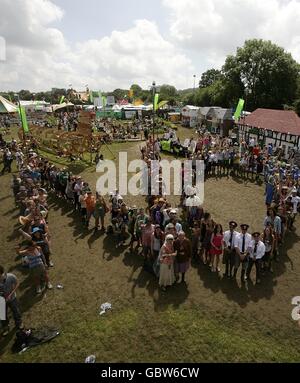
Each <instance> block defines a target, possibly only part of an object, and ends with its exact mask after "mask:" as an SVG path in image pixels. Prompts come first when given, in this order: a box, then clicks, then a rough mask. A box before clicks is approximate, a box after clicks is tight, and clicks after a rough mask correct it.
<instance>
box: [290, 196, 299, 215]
mask: <svg viewBox="0 0 300 383" xmlns="http://www.w3.org/2000/svg"><path fill="white" fill-rule="evenodd" d="M291 202H292V204H293V214H295V215H296V214H297V213H298V204H299V203H300V197H299V196H297V190H293V191H292V200H291Z"/></svg>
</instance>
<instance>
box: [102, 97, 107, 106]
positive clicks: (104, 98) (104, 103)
mask: <svg viewBox="0 0 300 383" xmlns="http://www.w3.org/2000/svg"><path fill="white" fill-rule="evenodd" d="M106 101H107V100H106V97H105V96H102V105H103V106H106Z"/></svg>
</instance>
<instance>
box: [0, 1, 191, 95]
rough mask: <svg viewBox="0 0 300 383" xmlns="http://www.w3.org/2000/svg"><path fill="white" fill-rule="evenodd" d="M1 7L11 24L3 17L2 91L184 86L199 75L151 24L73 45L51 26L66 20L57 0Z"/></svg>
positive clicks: (140, 22)
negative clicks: (188, 77)
mask: <svg viewBox="0 0 300 383" xmlns="http://www.w3.org/2000/svg"><path fill="white" fill-rule="evenodd" d="M0 9H1V10H4V11H3V12H4V13H3V15H4V17H3V19H4V20H5V21H2V14H1V24H0V36H1V35H3V36H4V37H5V38H6V42H7V55H6V56H7V61H6V62H1V63H0V77H1V88H2V90H3V89H5V90H8V89H13V90H17V89H20V88H26V89H30V90H32V91H37V90H42V89H49V88H51V87H66V86H68V84H73V86H74V87H77V88H79V89H80V88H83V87H84V85H85V84H89V86H90V88H94V89H102V90H111V89H114V88H119V87H120V88H121V87H129V86H130V85H131V84H132V83H138V84H140V85H141V86H143V87H148V86H149V85H151V84H152V81H153V80H156V82H157V83H172V84H174V85H176V86H178V87H184V86H185V84H186V74H187V73H192V72H193V66H192V64H191V62H190V60H189V59H188V58H187V57H186V56H185V55H184V54H183V53H181V52H180V49H176V47H175V46H174V45H173V44H171V43H170V42H168V41H166V40H165V39H164V38H163V37H162V36H161V34H160V32H159V30H158V28H157V25H156V24H155V23H154V22H150V21H148V20H137V21H135V22H134V25H133V27H132V28H130V29H128V30H126V31H113V32H112V33H111V35H110V36H106V37H104V38H102V39H99V40H89V41H85V42H83V43H80V44H79V43H78V44H76V45H75V46H74V47H71V46H69V45H68V44H67V42H66V41H65V39H64V36H63V34H62V33H61V31H59V30H58V29H54V28H51V22H54V21H59V20H61V19H62V17H63V10H61V9H60V8H59V7H57V6H56V5H54V4H53V3H51V1H48V0H16V1H14V2H12V1H10V0H0ZM16 9H18V12H16Z"/></svg>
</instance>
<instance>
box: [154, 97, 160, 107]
mask: <svg viewBox="0 0 300 383" xmlns="http://www.w3.org/2000/svg"><path fill="white" fill-rule="evenodd" d="M158 99H159V93H155V96H154V110H157V109H158Z"/></svg>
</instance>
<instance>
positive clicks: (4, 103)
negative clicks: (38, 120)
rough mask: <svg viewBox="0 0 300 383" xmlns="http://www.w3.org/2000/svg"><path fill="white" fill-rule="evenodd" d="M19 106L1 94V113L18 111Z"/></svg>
mask: <svg viewBox="0 0 300 383" xmlns="http://www.w3.org/2000/svg"><path fill="white" fill-rule="evenodd" d="M17 111H18V107H17V106H16V105H15V104H13V103H12V102H10V101H8V100H6V98H4V97H2V96H0V113H16V112H17Z"/></svg>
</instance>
